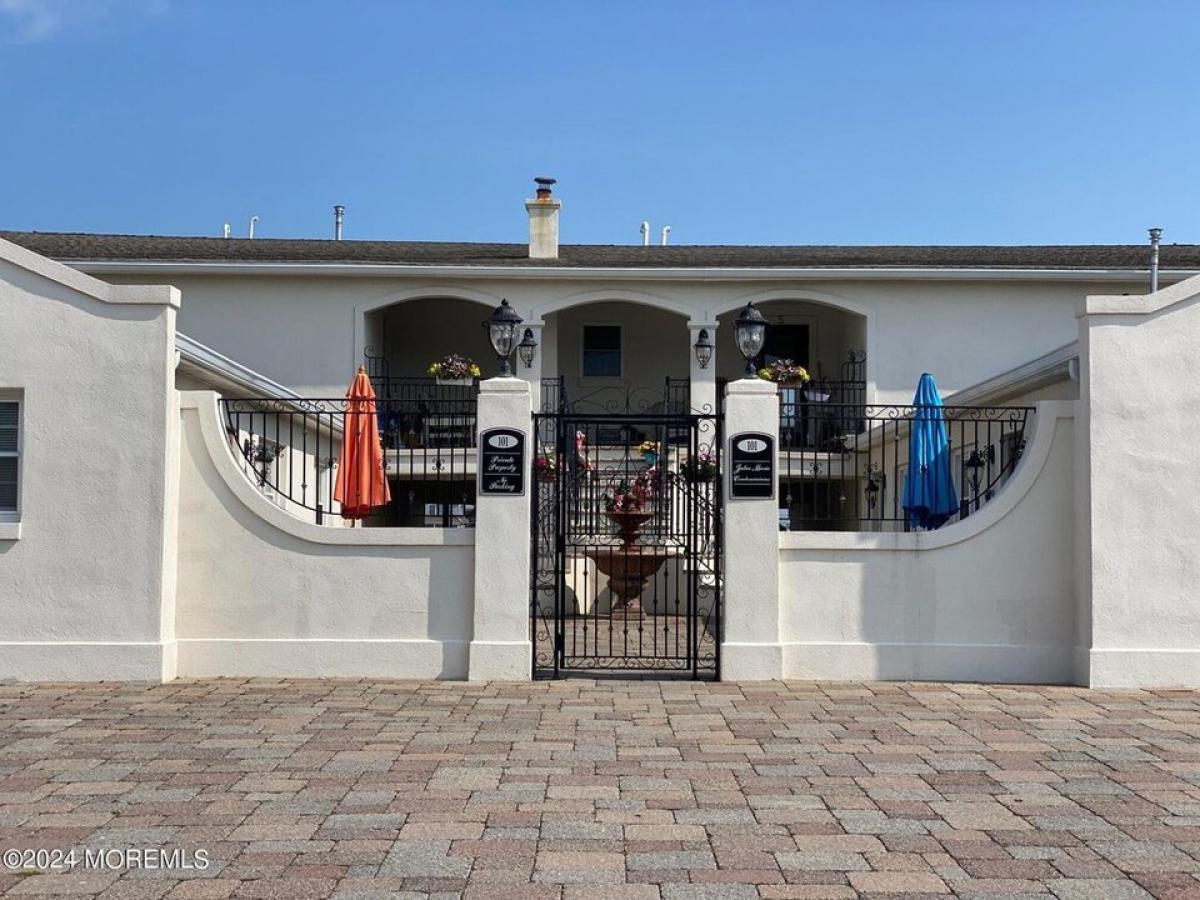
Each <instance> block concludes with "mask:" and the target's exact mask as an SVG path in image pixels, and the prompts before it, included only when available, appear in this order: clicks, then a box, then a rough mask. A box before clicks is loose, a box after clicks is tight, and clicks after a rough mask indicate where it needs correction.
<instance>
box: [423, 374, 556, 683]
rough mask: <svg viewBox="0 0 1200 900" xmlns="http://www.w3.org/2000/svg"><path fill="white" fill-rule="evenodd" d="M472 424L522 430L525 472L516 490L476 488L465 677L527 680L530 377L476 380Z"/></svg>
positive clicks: (483, 428) (481, 427) (529, 651)
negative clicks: (472, 626) (475, 421)
mask: <svg viewBox="0 0 1200 900" xmlns="http://www.w3.org/2000/svg"><path fill="white" fill-rule="evenodd" d="M478 422H479V434H480V435H482V434H483V433H484V432H485V431H487V430H489V429H492V428H506V429H512V430H514V431H518V432H520V433H521V434H522V435H524V446H525V452H524V469H525V471H524V473H523V478H522V481H523V490H522V491H521V492H520V493H514V494H510V495H505V494H485V493H483V492H482V491H478V493H477V496H476V498H475V615H474V622H475V629H474V632H473V634H472V638H471V651H470V663H469V669H468V673H469V674H468V677H469V678H470V679H471V680H472V681H488V680H504V681H528V680H529V678H530V675H531V671H532V669H531V667H532V653H533V648H532V646H531V644H530V640H529V565H530V528H529V513H530V493H531V490H530V487H531V486H530V484H529V480H530V479H529V469H530V459H531V456H530V454H531V453H532V452H533V449H532V446H533V444H532V439H531V436H530V430H531V427H532V422H533V393H532V386H531V385H530V383H529V382H528V381H525V380H524V379H522V378H491V379H489V380H487V381H484V382H483V383H482V384H480V385H479V413H478ZM482 443H483V442H482V440H481V441H479V442H478V444H479V447H478V449H477V451H476V452H477V453H478V458H479V459H482V456H483V453H482V450H483V448H482ZM477 489H478V485H477ZM431 599H432V600H433V601H434V602H436V601H437V598H436V597H433V598H431Z"/></svg>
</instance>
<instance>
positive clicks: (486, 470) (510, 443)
mask: <svg viewBox="0 0 1200 900" xmlns="http://www.w3.org/2000/svg"><path fill="white" fill-rule="evenodd" d="M479 493H481V494H502V495H503V494H507V495H509V496H519V495H521V494H524V493H525V435H524V433H523V432H520V431H517V430H516V429H515V428H489V429H488V430H487V431H485V432H483V434H481V435H480V436H479Z"/></svg>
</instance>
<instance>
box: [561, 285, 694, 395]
mask: <svg viewBox="0 0 1200 900" xmlns="http://www.w3.org/2000/svg"><path fill="white" fill-rule="evenodd" d="M544 321H545V325H544V327H543V329H542V353H543V357H542V376H543V378H561V385H562V392H563V398H564V400H565V402H566V403H567V404H571V405H574V404H588V405H589V406H592V407H594V408H596V409H602V408H603V409H605V410H606V411H610V412H625V411H629V412H648V411H666V410H668V409H670V408H671V407H672V404H676V405H678V404H686V400H687V381H688V373H689V367H690V358H691V345H690V341H689V331H688V327H687V318H686V317H685V316H683V315H680V314H679V313H675V312H670V311H667V310H664V309H659V308H657V307H653V306H647V305H645V304H642V303H634V302H630V301H628V300H603V301H599V302H592V303H585V304H582V305H579V306H571V307H567V308H566V309H561V310H559V311H557V312H554V313H549V314H547V315H546V316H545V318H544ZM677 411H682V409H680V410H677Z"/></svg>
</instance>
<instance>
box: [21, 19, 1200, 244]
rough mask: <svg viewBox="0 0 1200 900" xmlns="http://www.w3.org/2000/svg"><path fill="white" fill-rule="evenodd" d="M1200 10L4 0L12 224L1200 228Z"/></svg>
mask: <svg viewBox="0 0 1200 900" xmlns="http://www.w3.org/2000/svg"><path fill="white" fill-rule="evenodd" d="M1198 37H1200V4H1197V3H1194V2H1178V0H1163V2H1156V3H1154V4H1152V5H1147V4H1141V3H1135V2H1132V0H1130V2H1123V3H1118V2H1103V0H1078V2H1071V0H1055V2H1045V0H1042V2H1024V0H1005V2H995V3H983V2H970V0H963V2H957V0H956V2H951V0H945V2H920V0H906V2H877V3H876V2H861V3H836V4H835V3H816V2H813V3H808V2H799V0H796V2H780V3H772V2H753V3H752V2H747V3H733V2H725V3H715V2H702V0H693V2H657V0H641V2H637V3H625V2H605V3H583V2H562V0H560V2H557V3H550V2H546V3H525V2H515V0H514V2H503V3H502V2H492V3H483V2H480V3H458V2H450V0H445V2H430V3H401V2H378V3H371V2H345V3H332V2H289V3H286V4H285V3H258V2H221V0H191V2H188V0H0V121H2V122H3V128H2V129H0V133H3V135H4V139H3V140H0V166H2V167H3V168H2V170H3V171H4V172H6V173H8V174H7V176H6V177H5V179H4V189H3V192H2V193H0V197H2V199H0V228H15V229H40V230H47V231H50V230H61V231H115V232H134V233H171V234H213V235H218V234H220V231H221V225H222V223H224V222H230V223H232V225H233V228H234V234H235V235H244V234H245V230H246V223H247V220H248V219H249V217H250V215H252V214H257V215H259V216H260V217H261V222H260V225H259V234H260V235H262V236H264V237H282V236H316V237H325V236H327V235H328V234H329V232H330V229H331V212H330V208H331V206H332V205H333V204H334V203H337V202H341V203H344V204H345V205H346V206H347V221H346V236H347V237H350V238H370V239H406V240H499V241H522V240H524V239H525V228H526V226H525V211H524V208H523V206H522V203H521V201H522V199H523V198H524V197H526V196H529V195H530V194H531V190H532V183H531V179H532V177H533V176H534V175H539V174H546V175H552V176H555V177H557V178H558V179H559V187H558V193H559V195H560V196H561V197H562V199H563V202H564V210H563V225H562V230H563V240H564V241H567V242H599V243H634V242H636V241H638V240H639V238H638V223H639V222H640V221H641V220H642V219H649V220H650V221H651V223H652V225H653V228H654V232H655V234H657V232H658V230H659V228H660V227H661V226H662V225H665V224H670V225H671V226H672V242H673V243H771V244H787V243H1091V242H1096V243H1134V242H1141V241H1143V240H1144V239H1145V228H1146V227H1147V226H1149V225H1161V226H1163V227H1164V228H1165V229H1166V233H1165V235H1164V239H1165V240H1167V241H1178V242H1200V67H1197V65H1196V62H1195V47H1196V46H1198V45H1200V42H1198V41H1197V38H1198Z"/></svg>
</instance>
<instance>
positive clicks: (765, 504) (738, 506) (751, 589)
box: [721, 378, 783, 681]
mask: <svg viewBox="0 0 1200 900" xmlns="http://www.w3.org/2000/svg"><path fill="white" fill-rule="evenodd" d="M746 432H756V433H760V434H766V435H768V436H770V437H771V438H772V446H773V448H774V451H775V454H778V447H779V394H778V391H777V390H776V388H775V385H774V384H772V383H771V382H768V381H762V380H760V379H757V378H743V379H740V380H738V381H731V382H730V383H729V386H728V387H727V388H726V389H725V434H726V440H725V459H724V464H723V466H722V469H723V471H724V475H723V480H724V484H723V486H722V489H723V490H724V491H725V569H724V576H725V577H724V591H725V596H724V601H723V602H724V612H725V616H724V618H725V627H724V632H723V634H722V637H723V641H722V644H721V678H722V680H725V681H765V680H769V679H773V678H782V677H783V647H782V645H781V644H780V640H779V513H778V511H777V507H778V503H779V501H778V499H777V495H778V491H779V485H778V480H779V476H778V460H777V459H776V460H773V463H774V484H773V490H772V491H771V496H770V497H761V498H759V497H756V498H753V499H737V498H735V497H734V496H733V490H732V481H733V471H732V470H733V461H734V459H733V447H734V443H735V442H736V441H737V439H738V435H739V434H744V433H746Z"/></svg>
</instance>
